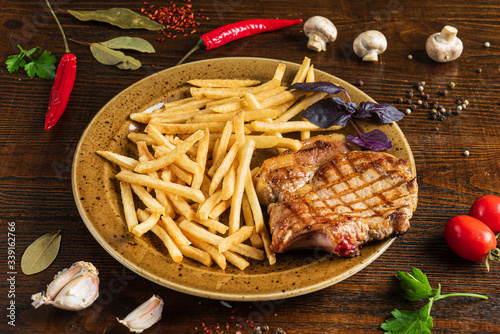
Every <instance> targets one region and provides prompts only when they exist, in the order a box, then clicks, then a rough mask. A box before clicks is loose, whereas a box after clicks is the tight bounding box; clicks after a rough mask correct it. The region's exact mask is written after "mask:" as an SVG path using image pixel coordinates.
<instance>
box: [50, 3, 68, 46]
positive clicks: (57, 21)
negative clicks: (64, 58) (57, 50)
mask: <svg viewBox="0 0 500 334" xmlns="http://www.w3.org/2000/svg"><path fill="white" fill-rule="evenodd" d="M45 2H46V3H47V6H48V7H49V9H50V12H51V13H52V16H54V19H55V20H56V23H57V25H58V27H59V30H61V34H62V37H63V40H64V47H65V48H66V53H71V52H70V51H69V47H68V41H67V40H66V35H65V34H64V30H63V28H62V26H61V23H60V22H59V20H58V19H57V16H56V13H54V10H53V9H52V6H51V5H50V2H49V0H45Z"/></svg>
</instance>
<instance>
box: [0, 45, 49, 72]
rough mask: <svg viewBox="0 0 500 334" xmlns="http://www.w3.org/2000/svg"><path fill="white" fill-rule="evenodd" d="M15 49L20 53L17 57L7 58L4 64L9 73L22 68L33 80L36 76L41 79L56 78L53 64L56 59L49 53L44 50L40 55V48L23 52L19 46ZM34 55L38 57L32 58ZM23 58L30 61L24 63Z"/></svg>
mask: <svg viewBox="0 0 500 334" xmlns="http://www.w3.org/2000/svg"><path fill="white" fill-rule="evenodd" d="M17 47H18V48H19V50H21V52H20V53H19V54H17V55H12V56H9V57H8V58H7V61H6V62H5V64H6V65H7V70H8V71H9V72H10V73H13V72H15V71H17V70H19V69H20V68H21V67H22V68H24V70H25V71H26V73H27V74H28V76H29V77H30V78H33V77H34V76H35V75H38V76H39V77H40V78H42V79H54V78H55V77H56V67H55V65H54V64H55V63H56V61H57V59H56V57H54V56H53V55H52V54H51V53H50V52H49V51H47V50H45V51H43V52H42V53H41V54H40V51H42V48H41V47H39V46H37V47H36V48H33V49H30V50H23V48H22V47H21V46H20V45H18V46H17ZM34 55H38V56H37V57H36V58H34V57H33V56H34ZM25 57H26V58H28V59H29V60H30V61H29V62H26V60H25V59H24V58H25Z"/></svg>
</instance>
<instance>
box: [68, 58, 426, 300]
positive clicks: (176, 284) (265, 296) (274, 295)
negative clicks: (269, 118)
mask: <svg viewBox="0 0 500 334" xmlns="http://www.w3.org/2000/svg"><path fill="white" fill-rule="evenodd" d="M234 60H237V61H238V62H245V61H264V62H267V61H268V62H272V63H273V64H278V63H284V64H286V65H287V67H288V65H292V66H299V65H298V64H295V63H291V62H286V61H281V60H276V59H268V58H250V57H229V58H218V59H209V60H202V61H197V62H193V63H188V64H184V65H181V66H178V67H176V69H182V67H189V66H193V64H196V65H200V66H210V65H209V64H213V63H214V62H224V61H234ZM171 70H172V68H170V69H166V70H163V71H162V72H159V73H156V74H153V75H151V76H148V77H146V78H144V79H142V80H140V81H138V82H137V83H135V84H133V85H131V86H129V87H128V88H126V89H124V90H123V91H122V92H120V93H119V94H117V95H116V96H115V97H113V98H112V99H111V100H110V101H108V103H106V104H105V105H104V106H103V107H102V108H101V110H100V111H99V112H98V113H97V114H96V115H95V116H94V117H93V119H92V120H91V121H90V123H89V125H88V126H87V128H86V129H85V130H84V132H83V133H82V136H81V138H80V141H79V143H78V145H77V148H76V151H75V157H74V161H73V168H72V188H73V195H74V198H75V202H76V205H77V208H78V211H79V213H80V216H81V217H82V220H83V221H84V223H85V225H86V227H87V228H88V230H89V231H90V233H91V234H92V236H93V237H94V238H95V239H96V241H97V242H98V243H99V244H100V245H101V246H102V247H103V248H104V249H105V250H106V251H107V252H108V253H109V254H110V255H111V256H112V257H114V258H115V259H116V260H117V261H118V262H120V263H121V264H122V265H124V266H125V267H127V268H128V269H130V270H131V271H133V272H135V273H137V274H138V275H141V276H143V277H145V278H146V279H148V280H151V281H153V282H155V283H158V284H160V285H162V286H165V287H168V288H171V289H173V290H176V291H180V292H184V293H188V294H191V295H196V296H200V297H206V298H212V299H222V300H233V301H264V300H275V299H283V298H289V297H293V296H299V295H303V294H307V293H311V292H315V291H318V290H320V289H323V288H326V287H328V286H331V285H333V284H336V283H338V282H340V281H342V280H345V279H346V278H348V277H350V276H352V275H354V274H356V273H357V272H359V271H360V270H362V269H364V268H365V267H366V266H368V265H369V264H370V263H372V262H373V261H374V260H375V259H377V258H378V257H379V256H380V255H381V254H382V253H384V251H385V250H386V249H387V248H388V247H389V246H390V245H391V244H392V243H393V242H394V240H395V239H394V238H392V239H388V240H386V241H383V242H379V243H378V244H377V246H376V251H375V252H373V253H372V254H371V255H370V256H367V257H365V258H364V261H361V262H360V263H358V264H357V265H355V266H353V267H352V268H350V269H349V270H345V271H344V272H343V273H342V274H340V275H337V276H335V277H329V278H326V279H325V280H323V281H320V282H318V283H315V284H310V285H306V286H297V287H295V288H292V289H289V290H287V291H275V292H267V293H257V294H253V293H252V294H241V293H239V292H238V291H233V292H225V293H224V292H220V291H207V290H205V289H203V288H201V289H200V288H198V287H195V286H194V287H193V286H186V285H184V284H183V282H182V280H180V281H175V280H165V279H162V278H161V277H158V276H156V275H155V274H154V273H152V272H150V270H146V269H145V268H143V267H142V266H141V263H132V262H130V261H128V260H127V259H125V258H124V257H123V256H122V255H121V254H120V253H119V252H118V251H117V250H116V249H115V248H113V246H112V245H111V244H110V243H109V242H106V241H105V240H104V239H103V237H102V235H101V234H100V232H99V231H98V229H97V228H96V226H97V225H95V224H93V223H92V222H91V221H90V220H89V219H88V217H87V215H86V212H85V208H84V207H83V204H82V201H80V196H79V191H78V186H77V181H76V180H77V165H78V154H79V152H80V151H81V149H82V145H83V143H84V140H85V138H86V135H87V133H88V132H89V131H90V129H91V127H92V126H93V124H94V122H95V120H96V119H98V117H99V115H100V114H101V113H103V112H104V110H106V108H108V106H110V105H111V104H113V103H114V102H115V101H116V100H118V99H120V97H121V96H122V95H124V94H126V93H127V92H130V91H131V90H134V89H135V87H137V86H138V85H140V84H141V83H143V82H145V81H148V80H152V79H153V78H154V77H155V76H158V75H160V74H163V75H165V73H166V72H168V71H171ZM315 72H317V73H321V74H322V75H326V76H329V77H331V78H334V79H335V82H336V83H338V84H340V85H342V86H343V87H344V88H346V89H347V90H348V91H349V92H351V91H357V92H358V93H359V94H362V95H364V96H366V97H367V99H368V100H370V101H374V100H373V99H371V98H370V97H369V96H368V95H367V94H365V93H364V92H362V91H361V90H359V89H358V88H356V87H354V86H352V85H351V84H349V83H347V82H345V81H343V80H341V79H339V78H337V77H335V76H333V75H331V74H329V73H326V72H323V71H319V70H317V69H316V70H315ZM360 127H364V128H365V131H366V130H369V129H370V127H372V126H371V125H367V124H361V126H360ZM391 127H393V131H395V132H396V134H397V135H399V136H400V137H401V138H400V139H401V145H402V147H403V149H404V150H406V151H407V154H408V157H407V159H408V160H409V162H410V170H411V172H412V173H413V175H416V169H415V161H414V158H413V154H412V152H411V149H410V146H409V144H408V142H407V140H406V138H405V137H404V134H403V132H402V131H401V129H400V128H399V126H398V125H397V124H396V123H392V124H391ZM348 260H349V259H346V261H348ZM317 262H319V261H317ZM312 265H314V263H313V264H312ZM293 270H295V269H293ZM222 273H223V272H222V271H221V275H222ZM235 276H238V275H235ZM243 276H244V275H243ZM243 276H241V277H243ZM237 278H238V277H237Z"/></svg>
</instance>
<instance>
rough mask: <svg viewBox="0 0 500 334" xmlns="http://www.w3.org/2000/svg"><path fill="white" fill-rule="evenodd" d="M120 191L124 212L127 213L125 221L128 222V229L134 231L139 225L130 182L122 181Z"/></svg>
mask: <svg viewBox="0 0 500 334" xmlns="http://www.w3.org/2000/svg"><path fill="white" fill-rule="evenodd" d="M120 193H121V197H122V205H123V213H124V214H125V222H127V228H128V231H129V232H132V230H133V229H134V227H136V226H137V224H138V221H137V215H136V213H135V205H134V198H133V196H132V189H131V188H130V184H128V183H126V182H120Z"/></svg>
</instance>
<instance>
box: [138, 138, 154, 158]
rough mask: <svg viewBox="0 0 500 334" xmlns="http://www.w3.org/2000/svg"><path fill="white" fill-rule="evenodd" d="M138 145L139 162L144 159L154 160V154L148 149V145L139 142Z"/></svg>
mask: <svg viewBox="0 0 500 334" xmlns="http://www.w3.org/2000/svg"><path fill="white" fill-rule="evenodd" d="M136 145H137V153H138V155H139V161H140V159H141V158H142V157H145V158H146V159H147V160H154V158H155V157H154V156H153V154H151V152H150V151H149V149H148V145H147V144H146V142H145V141H139V142H137V143H136Z"/></svg>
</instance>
